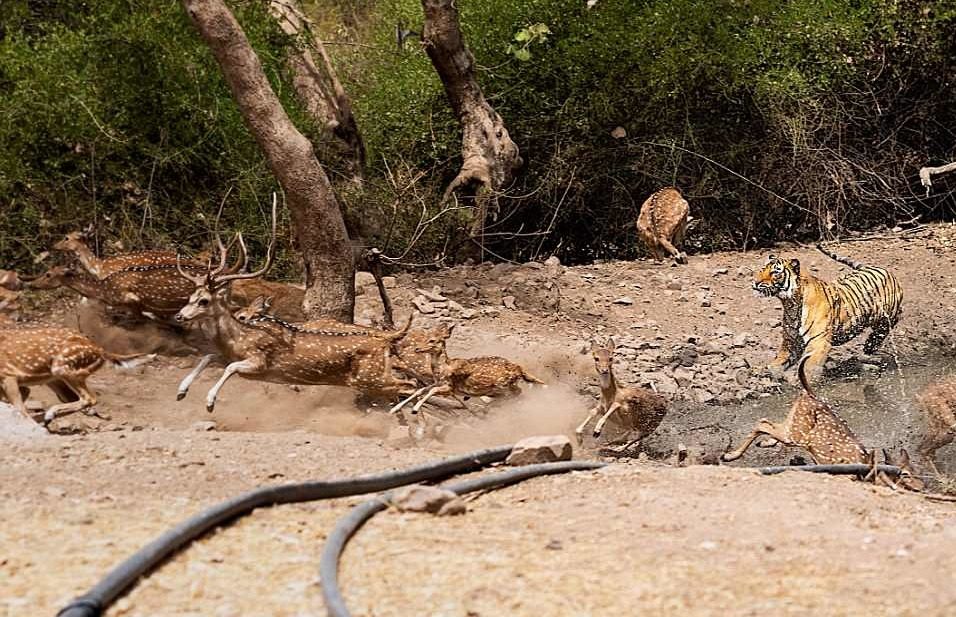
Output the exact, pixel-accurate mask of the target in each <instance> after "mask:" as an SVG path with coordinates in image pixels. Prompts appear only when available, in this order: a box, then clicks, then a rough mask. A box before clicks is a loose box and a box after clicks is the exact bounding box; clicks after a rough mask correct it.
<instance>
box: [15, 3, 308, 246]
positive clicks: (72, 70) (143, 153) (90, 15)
mask: <svg viewBox="0 0 956 617" xmlns="http://www.w3.org/2000/svg"><path fill="white" fill-rule="evenodd" d="M3 4H4V8H3V11H4V12H5V14H3V15H2V17H3V18H4V19H3V24H4V25H3V33H2V39H0V100H2V101H3V102H2V104H0V203H2V204H4V210H5V211H6V212H8V213H11V214H12V216H6V217H4V218H3V219H2V220H0V258H2V259H0V262H2V263H8V264H10V263H17V262H20V263H24V262H27V260H28V259H29V257H31V256H32V255H33V254H35V253H37V252H38V251H40V250H43V248H45V247H46V246H48V245H49V243H50V241H51V239H52V238H54V237H55V236H57V235H59V234H60V233H62V232H64V231H68V230H70V229H71V228H77V227H80V226H81V225H85V224H86V223H88V222H94V221H95V222H96V223H97V225H98V230H99V232H100V233H101V235H102V236H103V237H104V238H107V239H111V240H119V241H121V242H122V243H123V244H124V245H126V246H128V247H133V246H139V245H149V244H161V245H167V246H185V247H187V248H192V249H195V248H199V247H200V246H201V245H203V244H204V243H205V242H206V241H207V240H208V238H207V233H206V232H207V230H208V229H209V227H210V226H211V220H210V217H211V216H212V215H214V214H215V211H216V208H217V207H218V204H219V201H220V200H221V199H222V197H223V195H224V194H225V192H226V189H227V188H228V187H230V186H233V187H234V190H233V191H232V192H231V194H230V199H229V203H228V204H227V207H226V208H225V213H224V222H223V225H224V227H227V228H228V227H233V226H234V227H239V228H246V229H247V230H253V229H254V230H257V231H260V232H262V231H264V230H265V227H264V218H263V214H262V213H263V212H265V211H266V210H267V203H265V201H266V200H267V199H268V195H269V192H270V191H272V190H274V189H275V185H274V183H273V180H272V178H271V176H270V174H269V172H268V169H267V168H266V167H265V165H264V162H263V158H262V155H261V154H260V152H259V150H258V148H257V146H256V144H255V142H254V141H253V140H252V138H251V136H250V134H249V132H248V130H247V129H246V127H245V125H244V124H243V121H242V117H241V115H240V114H239V111H238V108H237V107H236V105H235V103H234V102H233V99H232V97H231V95H230V93H229V90H228V88H227V87H226V85H225V83H224V81H223V79H222V75H221V72H220V70H219V67H218V65H217V64H216V62H215V60H214V58H213V57H212V55H211V53H210V52H209V50H208V49H207V47H206V46H205V44H204V43H203V42H202V40H201V39H200V38H199V36H198V34H197V33H196V32H195V29H194V28H193V26H192V24H191V23H190V21H189V19H188V17H187V15H186V13H185V10H184V9H183V7H182V5H181V4H180V3H179V2H177V1H174V0H161V1H159V2H154V1H132V2H131V1H127V0H89V1H87V2H83V3H80V4H79V5H78V6H77V3H74V2H65V1H48V2H43V3H36V2H32V1H27V0H14V1H13V2H12V3H7V2H4V3H3ZM234 9H235V11H236V15H237V18H238V19H239V21H240V23H242V24H243V27H244V29H245V31H246V34H247V36H248V37H249V38H250V40H251V41H252V44H253V46H254V47H255V48H256V50H257V51H258V53H259V57H260V59H261V60H262V62H263V65H264V67H265V69H266V72H267V74H268V75H269V77H270V79H271V80H272V82H273V85H274V87H275V89H276V91H277V92H279V93H280V96H282V98H283V102H284V103H285V105H286V108H287V109H289V110H291V111H292V112H293V113H294V112H295V105H294V102H293V101H292V100H291V98H290V97H289V96H288V93H289V88H288V87H286V85H285V84H284V81H283V80H284V76H283V74H282V59H283V58H284V55H285V50H286V47H287V45H288V44H289V42H288V41H287V40H286V39H285V37H284V35H282V34H281V32H280V31H279V30H278V28H277V26H276V25H275V22H274V20H273V19H271V18H270V17H269V15H268V14H267V13H266V11H265V6H264V3H241V4H237V5H236V6H235V7H234ZM294 119H295V121H296V122H297V123H298V124H299V126H301V127H303V128H305V129H308V128H309V127H308V125H307V123H306V122H305V121H304V119H303V118H302V117H299V116H296V117H294ZM257 198H258V199H261V200H263V203H262V204H261V205H260V204H259V203H258V201H257ZM249 235H250V236H260V235H261V234H258V233H251V234H249Z"/></svg>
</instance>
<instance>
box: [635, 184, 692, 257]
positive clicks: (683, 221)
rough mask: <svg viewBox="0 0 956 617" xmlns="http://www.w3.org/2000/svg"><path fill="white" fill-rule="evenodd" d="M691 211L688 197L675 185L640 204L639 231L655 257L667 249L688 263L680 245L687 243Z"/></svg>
mask: <svg viewBox="0 0 956 617" xmlns="http://www.w3.org/2000/svg"><path fill="white" fill-rule="evenodd" d="M689 211H690V206H689V205H688V204H687V200H686V199H684V198H683V197H682V196H681V194H680V191H678V190H677V189H676V188H674V187H672V186H671V187H666V188H662V189H660V190H658V191H656V192H655V193H654V194H653V195H651V196H650V197H648V198H647V199H646V200H645V201H644V203H643V204H642V205H641V212H640V215H638V218H637V234H638V235H639V236H640V237H641V240H642V241H643V242H644V244H645V245H647V249H648V250H649V251H650V252H651V255H653V257H654V259H655V260H656V261H660V260H661V257H662V255H663V254H664V253H667V254H668V255H670V256H671V257H673V258H674V261H676V262H677V263H682V264H685V263H687V254H686V253H684V252H682V251H680V250H679V249H678V248H677V247H678V246H681V245H682V244H683V243H684V234H685V233H686V232H687V222H688V220H689V218H688V216H687V213H688V212H689Z"/></svg>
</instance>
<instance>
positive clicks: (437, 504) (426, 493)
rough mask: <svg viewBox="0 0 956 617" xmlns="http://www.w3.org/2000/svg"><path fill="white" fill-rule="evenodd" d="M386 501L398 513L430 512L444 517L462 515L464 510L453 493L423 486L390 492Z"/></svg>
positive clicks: (462, 504)
mask: <svg viewBox="0 0 956 617" xmlns="http://www.w3.org/2000/svg"><path fill="white" fill-rule="evenodd" d="M388 501H389V504H391V505H392V506H394V507H395V508H396V509H398V511H399V512H430V513H431V514H438V515H445V514H464V512H465V510H466V508H465V503H464V502H463V501H462V500H461V497H459V496H458V495H456V494H455V493H453V492H451V491H448V490H445V489H442V488H438V487H437V486H425V485H423V484H411V485H409V486H403V487H401V488H397V489H395V490H394V491H392V492H391V494H390V495H389V500H388ZM456 502H457V503H456Z"/></svg>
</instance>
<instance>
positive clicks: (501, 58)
mask: <svg viewBox="0 0 956 617" xmlns="http://www.w3.org/2000/svg"><path fill="white" fill-rule="evenodd" d="M230 5H231V6H232V7H233V9H234V10H235V12H236V14H237V17H238V18H239V20H240V22H241V23H242V24H243V26H244V28H245V29H246V32H247V34H248V35H249V37H250V39H251V40H252V42H253V45H254V46H255V48H256V49H257V51H258V52H259V54H260V57H261V59H262V61H263V64H264V66H265V68H266V71H267V74H268V75H269V77H270V79H271V80H272V82H273V85H274V87H275V88H276V90H277V92H279V94H280V96H281V97H282V99H283V102H284V103H285V105H286V108H287V109H288V110H289V111H290V113H291V114H292V115H293V119H294V121H295V122H296V124H297V125H298V126H299V127H300V128H301V129H303V130H304V131H305V132H306V133H307V134H308V135H309V136H310V137H312V138H313V140H314V141H315V142H316V143H317V145H318V146H319V150H320V154H321V152H322V144H321V143H320V135H319V133H318V132H317V131H315V130H313V127H311V126H310V125H309V123H308V120H307V118H305V117H303V115H302V114H301V113H299V111H298V110H297V108H296V105H295V102H294V100H293V99H292V97H291V93H290V88H289V87H288V85H287V82H286V79H285V75H284V72H283V65H282V58H283V57H284V54H285V53H286V51H287V50H288V48H289V45H290V44H292V42H290V41H289V40H287V39H285V38H284V37H283V36H282V35H281V34H280V33H279V32H278V29H277V28H276V27H275V25H274V23H273V22H272V20H271V19H270V17H269V16H268V14H267V13H266V11H265V9H264V3H263V2H259V1H253V0H243V1H238V0H237V1H230ZM307 5H308V8H309V11H310V12H311V14H312V15H313V16H314V17H315V18H316V21H317V23H318V24H319V28H320V31H321V33H322V36H323V38H325V39H326V40H327V41H328V49H329V51H330V52H331V53H332V55H333V57H334V59H335V61H336V63H337V65H338V66H339V69H340V71H341V72H342V76H343V78H344V80H345V82H346V87H347V89H348V90H349V92H350V93H351V95H352V97H353V99H354V106H355V111H356V114H357V116H358V120H359V126H360V129H361V130H362V132H363V134H364V137H365V139H366V142H367V147H368V153H369V169H368V173H367V182H366V185H365V188H364V190H356V189H354V188H349V187H348V186H347V185H346V184H344V183H343V184H342V185H341V186H340V187H339V189H340V195H341V197H342V198H343V204H344V205H345V207H346V209H347V216H348V218H349V220H350V221H351V223H352V227H353V229H354V230H355V231H357V232H360V233H361V234H362V235H365V236H368V240H369V242H373V243H375V244H378V245H380V246H384V247H386V250H387V252H388V253H389V254H392V255H396V254H401V253H403V252H404V250H405V248H406V247H407V244H408V239H409V237H411V236H412V235H414V232H415V229H416V225H417V224H418V222H419V221H420V220H421V217H422V216H423V212H424V213H425V216H426V217H428V216H432V215H434V214H435V213H437V212H438V211H439V209H440V208H441V205H440V204H439V199H438V198H439V196H440V195H441V192H442V190H443V188H444V186H445V185H446V184H447V182H448V181H449V180H451V178H452V177H454V175H455V173H456V172H457V169H458V165H459V164H460V154H459V138H460V137H459V133H458V127H457V122H456V120H455V118H454V117H453V115H452V113H451V111H450V110H449V108H448V104H447V102H446V100H445V97H444V93H443V91H442V88H441V84H440V83H439V81H438V79H437V78H436V76H435V73H434V71H433V70H432V67H431V65H430V64H429V62H428V59H427V57H426V56H425V54H424V53H423V51H422V50H421V49H420V46H419V45H418V41H417V39H414V38H412V39H409V40H408V41H406V43H405V45H404V49H403V50H399V49H398V47H397V45H396V40H395V27H396V24H397V23H398V22H399V21H401V22H404V24H405V25H406V26H409V27H411V28H412V29H414V30H420V27H419V26H420V24H421V19H422V17H421V6H420V2H419V0H381V1H380V2H374V3H373V2H368V1H367V0H317V1H315V2H310V3H307ZM457 5H458V6H459V9H460V11H461V18H462V25H463V29H464V32H465V36H466V40H467V42H468V44H469V45H470V47H471V49H472V50H473V52H474V54H475V56H476V60H477V62H478V65H479V67H480V70H479V78H480V80H481V82H482V86H483V88H484V90H485V93H486V95H487V96H488V98H489V100H490V102H491V103H492V105H494V106H495V108H496V109H497V110H498V111H499V112H500V113H501V114H502V116H503V117H504V118H505V121H506V123H507V124H508V127H509V130H510V131H511V134H512V136H513V138H514V139H515V141H516V142H517V143H518V145H519V147H520V148H521V150H522V155H523V157H524V159H525V161H526V166H525V168H524V169H523V170H522V171H521V173H520V174H519V175H518V177H517V179H516V182H515V184H514V186H512V187H509V188H508V190H507V192H506V195H504V196H502V198H501V200H500V202H501V212H500V213H499V218H498V220H497V221H495V222H494V223H493V225H492V227H491V228H490V229H489V230H488V231H489V233H488V235H487V237H486V241H487V243H488V247H489V249H490V250H492V251H493V252H494V254H497V255H501V256H504V257H508V258H512V259H526V258H529V257H533V256H535V255H536V254H541V253H548V252H555V251H556V252H557V253H558V254H559V255H561V257H562V258H564V259H566V260H570V261H576V260H587V259H591V258H595V257H622V258H625V257H632V256H634V255H636V254H637V253H638V252H639V251H640V249H639V247H638V246H637V243H636V238H635V234H634V233H633V222H634V219H635V218H636V213H637V209H638V208H639V206H640V204H641V202H642V201H643V199H644V198H645V197H646V196H647V195H648V194H649V193H650V192H652V191H653V190H654V189H656V188H658V187H660V186H661V185H664V184H676V185H677V186H679V187H680V188H681V189H682V190H683V191H684V192H685V194H686V195H687V196H688V197H689V199H690V200H691V203H692V205H691V207H692V213H693V214H694V216H695V217H696V218H698V219H699V220H700V223H699V225H698V227H697V228H696V229H695V230H694V233H693V234H692V241H693V243H694V244H695V245H696V246H697V248H699V249H710V248H719V247H742V246H753V245H755V244H764V243H767V242H770V241H774V240H778V239H784V238H793V239H797V238H815V237H820V236H834V235H840V234H843V233H845V232H846V231H847V230H848V229H863V228H870V227H874V226H879V225H883V224H895V223H897V222H900V221H905V220H909V219H912V218H914V217H916V216H923V217H924V218H939V217H948V216H951V215H952V214H953V208H954V202H953V200H952V198H951V197H949V195H948V193H946V192H945V191H944V190H941V191H939V192H938V193H936V194H935V195H934V196H933V198H931V199H925V198H924V194H923V192H922V190H921V189H920V188H919V187H918V183H917V181H916V179H915V175H916V171H917V169H918V168H919V167H920V166H921V165H924V164H927V163H938V162H942V161H947V160H951V159H952V158H956V135H954V131H953V128H952V127H954V126H956V107H954V106H953V104H952V103H953V99H954V96H956V93H954V92H953V88H952V84H953V80H954V78H956V68H954V63H953V61H952V58H956V36H954V35H956V26H954V24H956V0H942V1H939V2H918V1H915V0H900V1H897V2H890V1H876V0H854V1H849V0H793V1H791V2H776V1H773V0H750V1H746V0H716V1H714V2H703V3H702V2H697V1H695V0H645V1H638V2H625V1H623V0H598V2H597V3H596V5H595V6H594V7H593V8H591V9H588V8H587V6H586V3H585V2H584V1H583V0H581V1H569V0H459V2H458V3H457ZM539 24H540V25H541V26H539ZM544 26H546V27H547V28H546V29H544ZM617 127H622V128H623V129H625V131H626V137H619V138H615V137H612V135H611V133H612V131H613V130H614V129H615V128H617ZM323 163H325V164H326V165H327V167H329V171H330V175H331V176H332V177H333V179H335V178H337V177H338V174H337V169H336V163H335V161H334V160H333V159H330V158H329V157H323ZM228 187H233V190H232V192H231V193H230V196H229V204H228V206H229V207H227V208H226V215H225V221H224V226H225V227H241V228H244V229H247V230H249V231H252V232H255V231H257V230H258V231H260V232H261V231H262V230H263V227H262V219H263V217H262V208H261V207H260V205H259V204H258V202H257V198H258V199H259V200H264V199H265V198H266V196H267V195H268V193H269V191H271V190H272V189H273V188H274V184H273V181H272V179H271V177H270V175H269V173H268V170H267V168H266V167H265V164H264V162H263V159H262V157H261V154H260V153H259V152H258V151H257V149H256V147H255V144H254V142H253V141H252V139H251V137H250V136H249V134H248V131H247V130H246V128H245V126H244V125H243V124H242V121H241V118H240V116H239V113H238V110H237V109H236V106H235V105H234V103H233V102H232V99H231V97H230V96H229V93H228V90H227V89H226V87H225V85H224V83H223V81H222V78H221V75H220V74H219V70H218V67H217V66H216V64H215V62H214V61H213V59H212V57H211V55H210V54H209V53H208V51H207V50H206V49H205V47H204V46H203V44H202V42H201V41H200V40H199V38H198V37H197V36H196V35H195V33H194V32H193V29H192V27H191V25H190V24H189V22H188V19H187V18H186V16H185V13H184V11H183V10H182V7H181V5H180V4H179V2H177V1H175V0H159V1H156V2H145V1H143V0H123V1H121V0H88V1H86V2H81V3H75V2H65V1H63V0H47V1H45V2H38V1H35V0H34V1H28V0H11V1H9V2H3V3H2V4H0V204H3V207H4V209H5V212H7V213H12V214H13V216H10V215H8V216H6V217H3V219H2V220H0V262H2V263H10V262H13V263H21V264H22V263H26V262H27V261H28V260H29V258H30V257H31V256H33V255H34V254H35V253H37V252H38V251H40V250H42V248H43V247H44V246H46V245H47V244H48V242H49V240H50V239H51V238H52V237H53V236H55V235H57V234H59V233H60V232H62V231H64V230H66V229H68V228H71V227H75V226H76V225H79V224H80V223H85V222H89V221H92V220H95V221H96V222H97V223H98V224H99V225H100V228H101V230H102V232H103V237H104V238H108V239H111V240H112V239H119V240H122V241H123V243H124V244H125V245H127V246H135V245H141V244H171V245H185V246H191V247H198V246H199V245H200V244H202V242H203V241H204V240H205V231H206V229H207V227H208V225H209V217H210V216H211V215H212V213H213V212H214V211H215V209H216V207H217V206H218V203H219V200H220V199H221V198H222V196H223V195H224V194H225V192H226V189H227V188H228ZM263 205H264V204H263ZM466 218H467V215H466V213H463V212H461V211H453V212H451V213H450V214H448V215H446V216H444V217H441V218H440V219H439V220H438V221H437V222H436V223H435V224H433V225H432V226H431V227H430V228H429V229H428V231H427V233H426V234H425V235H424V236H423V237H422V238H421V239H420V240H419V241H418V243H417V244H416V245H415V247H414V250H412V251H411V252H409V253H408V254H407V255H405V256H404V257H405V258H404V261H408V262H416V261H428V260H431V259H432V258H433V257H434V256H435V255H437V254H442V253H448V254H452V255H453V254H454V253H455V251H456V247H458V246H460V243H461V227H462V226H463V223H464V222H465V219H466ZM546 229H550V230H551V233H550V234H547V235H541V234H539V233H537V232H539V231H541V230H546ZM253 235H254V234H253ZM259 235H260V237H261V233H260V234H259ZM286 246H288V242H286ZM284 265H285V267H286V269H288V267H289V265H290V264H289V260H288V258H287V260H286V262H285V264H284Z"/></svg>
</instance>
